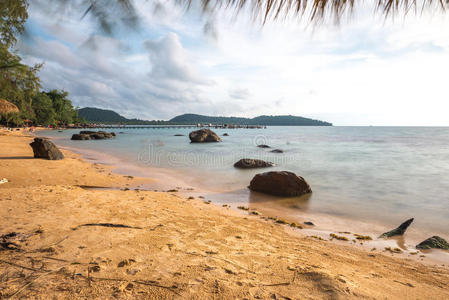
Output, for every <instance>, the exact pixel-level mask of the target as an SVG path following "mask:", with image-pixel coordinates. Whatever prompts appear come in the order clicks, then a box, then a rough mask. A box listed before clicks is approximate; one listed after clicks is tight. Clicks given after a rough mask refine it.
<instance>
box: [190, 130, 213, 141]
mask: <svg viewBox="0 0 449 300" xmlns="http://www.w3.org/2000/svg"><path fill="white" fill-rule="evenodd" d="M189 138H190V141H191V142H192V143H208V142H221V139H220V137H218V135H217V134H216V133H215V132H213V131H212V130H210V129H200V130H195V131H192V132H191V133H189Z"/></svg>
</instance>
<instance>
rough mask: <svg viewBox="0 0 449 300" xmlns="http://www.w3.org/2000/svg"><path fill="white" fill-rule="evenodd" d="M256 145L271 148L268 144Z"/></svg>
mask: <svg viewBox="0 0 449 300" xmlns="http://www.w3.org/2000/svg"><path fill="white" fill-rule="evenodd" d="M257 147H259V148H271V147H270V146H268V145H264V144H261V145H257Z"/></svg>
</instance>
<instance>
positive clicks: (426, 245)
mask: <svg viewBox="0 0 449 300" xmlns="http://www.w3.org/2000/svg"><path fill="white" fill-rule="evenodd" d="M416 248H417V249H432V248H434V249H444V250H449V243H448V242H446V240H445V239H443V238H442V237H439V236H436V235H435V236H433V237H431V238H428V239H427V240H425V241H422V242H421V243H419V244H418V245H416Z"/></svg>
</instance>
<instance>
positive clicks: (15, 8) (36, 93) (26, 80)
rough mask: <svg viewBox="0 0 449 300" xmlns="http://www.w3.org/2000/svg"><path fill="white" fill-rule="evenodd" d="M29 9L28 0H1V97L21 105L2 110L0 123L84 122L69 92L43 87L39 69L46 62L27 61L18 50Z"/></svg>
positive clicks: (60, 123)
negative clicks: (7, 110) (29, 63)
mask: <svg viewBox="0 0 449 300" xmlns="http://www.w3.org/2000/svg"><path fill="white" fill-rule="evenodd" d="M27 9H28V2H27V1H26V0H1V1H0V98H1V99H5V100H7V101H9V102H11V103H13V104H15V105H16V106H17V107H18V108H19V112H18V113H14V112H9V113H1V112H0V123H2V124H13V125H16V126H20V125H23V124H24V123H28V124H30V123H32V124H38V125H51V124H52V125H67V124H71V123H80V122H82V121H83V120H81V119H80V118H78V111H77V109H76V108H74V107H73V104H72V102H71V101H70V99H68V93H67V92H65V91H58V90H50V91H44V90H42V86H41V81H40V78H39V76H38V73H39V70H40V69H41V68H42V66H43V63H40V64H35V65H33V66H29V65H26V64H24V63H23V62H22V59H21V57H20V56H19V55H18V54H17V50H16V49H15V46H16V43H17V36H18V35H20V34H22V33H23V31H24V24H25V22H26V20H27V19H28V12H27Z"/></svg>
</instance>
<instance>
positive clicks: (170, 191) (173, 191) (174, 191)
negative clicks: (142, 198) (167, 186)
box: [166, 189, 179, 193]
mask: <svg viewBox="0 0 449 300" xmlns="http://www.w3.org/2000/svg"><path fill="white" fill-rule="evenodd" d="M166 192H167V193H177V192H179V191H178V190H176V189H171V190H167V191H166Z"/></svg>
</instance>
